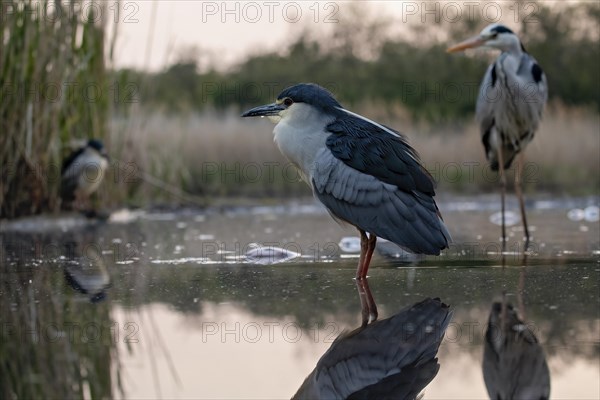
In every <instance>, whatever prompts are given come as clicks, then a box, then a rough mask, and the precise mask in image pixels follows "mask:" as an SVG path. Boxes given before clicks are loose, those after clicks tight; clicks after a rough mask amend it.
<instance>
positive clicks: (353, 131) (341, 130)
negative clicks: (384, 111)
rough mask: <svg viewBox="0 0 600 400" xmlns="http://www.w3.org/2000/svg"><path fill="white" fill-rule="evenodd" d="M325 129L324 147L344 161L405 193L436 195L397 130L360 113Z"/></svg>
mask: <svg viewBox="0 0 600 400" xmlns="http://www.w3.org/2000/svg"><path fill="white" fill-rule="evenodd" d="M327 130H328V131H329V132H331V135H330V136H329V137H328V138H327V142H326V144H327V148H329V150H330V151H331V153H332V154H333V156H335V157H336V158H337V159H339V160H341V161H342V162H343V163H344V164H346V165H348V166H350V167H352V168H354V169H355V170H357V171H360V172H362V173H364V174H367V175H371V176H374V177H375V178H377V179H378V180H380V181H382V182H385V183H389V184H391V185H395V186H396V187H397V188H398V189H400V190H403V191H406V192H412V191H418V192H422V193H425V194H428V195H431V196H433V195H434V194H435V190H434V189H435V182H434V180H433V178H432V177H431V175H430V174H429V173H428V172H427V170H426V169H425V168H424V167H423V166H422V165H421V162H420V160H419V156H418V154H417V152H416V151H415V150H414V149H413V148H412V147H410V145H409V144H408V142H407V141H406V139H405V138H404V137H403V136H402V135H401V134H400V133H399V132H397V131H395V130H393V129H391V128H388V127H385V126H383V125H379V124H376V123H374V122H372V121H369V120H367V119H361V118H360V117H359V116H345V117H344V118H338V119H336V120H335V121H334V122H333V123H331V124H329V125H328V126H327Z"/></svg>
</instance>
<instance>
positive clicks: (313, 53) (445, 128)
mask: <svg viewBox="0 0 600 400" xmlns="http://www.w3.org/2000/svg"><path fill="white" fill-rule="evenodd" d="M9 3H10V2H9ZM15 3H18V4H19V7H20V8H19V7H18V9H24V8H26V7H27V6H28V4H30V1H15ZM76 3H79V1H77V0H71V1H69V2H68V4H69V5H71V6H73V4H76ZM528 3H530V2H528ZM100 4H101V5H102V4H103V3H100ZM501 4H502V5H503V6H504V7H512V6H513V3H510V4H509V3H506V4H504V3H501ZM536 4H537V6H536V8H535V9H536V11H537V12H536V13H535V14H534V15H527V14H528V12H529V11H530V9H528V8H526V7H521V8H518V9H519V10H521V11H520V12H521V13H522V15H521V16H520V18H517V19H518V20H519V21H520V26H517V27H516V28H517V29H516V30H517V33H518V34H519V35H520V36H521V38H522V41H523V43H524V45H525V47H526V48H527V50H528V51H529V52H530V53H532V54H533V55H534V56H535V57H536V58H537V59H538V61H539V62H540V64H541V65H542V67H543V69H544V70H545V72H546V74H547V76H548V81H549V87H550V102H549V106H548V108H547V110H546V115H545V122H544V125H543V126H542V128H541V130H540V132H539V133H538V135H537V137H536V139H535V140H534V143H533V144H532V145H531V146H530V147H529V149H528V151H527V159H528V161H530V162H531V166H530V174H531V175H530V177H529V178H530V179H526V186H527V190H528V191H529V192H532V191H533V190H537V191H544V192H550V193H555V194H556V193H558V194H568V195H582V194H586V195H587V194H598V193H599V187H598V179H597V177H598V176H599V174H600V165H599V163H598V151H599V149H600V134H599V132H598V128H599V126H600V125H599V111H600V73H599V70H598V65H600V46H599V45H598V44H599V41H600V40H599V36H600V34H599V26H600V6H599V4H598V3H597V2H569V3H564V4H563V3H561V4H558V3H554V2H552V3H550V2H548V3H545V2H538V3H536ZM102 6H105V5H102ZM341 11H342V12H344V13H347V14H345V17H344V23H343V24H341V23H340V24H333V26H332V29H330V30H327V31H324V32H318V33H315V32H312V31H309V30H305V31H304V32H303V33H302V34H300V35H298V36H296V37H292V38H290V37H282V38H281V43H282V47H281V50H279V51H277V52H260V51H257V52H256V53H255V54H254V55H251V56H249V57H248V58H247V59H245V60H243V61H241V62H240V63H238V64H237V65H235V66H233V67H230V68H226V69H224V68H223V67H222V66H219V65H218V62H217V60H214V59H210V57H209V56H208V55H207V54H204V53H203V52H202V51H201V50H200V49H199V48H182V49H179V50H178V54H179V55H178V57H177V59H176V61H175V62H174V63H173V64H171V65H169V66H167V67H166V68H164V70H162V71H158V72H148V71H141V70H131V69H116V68H113V67H112V48H113V46H114V40H115V38H116V36H117V35H116V33H115V34H113V35H111V36H110V37H111V39H110V40H111V42H110V43H107V41H108V39H107V38H108V37H109V36H108V35H107V34H106V26H104V25H103V24H102V23H98V22H93V21H81V20H69V19H68V18H66V17H63V18H62V19H59V21H58V22H53V23H49V22H48V21H39V20H36V18H35V14H31V13H26V12H24V11H23V12H18V13H11V14H9V15H8V18H3V20H2V22H1V23H2V24H3V26H2V27H1V29H0V30H1V31H2V32H3V34H4V37H3V41H2V42H1V43H0V59H1V62H2V70H1V72H0V73H1V74H2V81H1V84H2V91H3V101H2V106H1V108H0V113H1V123H2V130H1V132H2V133H1V134H0V165H2V166H3V168H2V169H3V172H2V174H1V180H0V193H1V195H0V196H1V197H0V216H9V217H10V216H15V215H20V214H27V213H33V212H38V211H41V210H45V209H56V204H57V198H56V195H57V193H58V192H57V190H56V187H57V182H56V179H55V180H54V181H51V180H50V179H47V178H46V179H44V177H42V178H41V179H40V182H33V181H31V180H22V179H17V177H18V176H19V174H22V173H21V172H22V171H24V170H28V169H31V168H32V166H40V165H41V169H42V170H44V171H45V170H48V168H49V167H48V166H49V165H50V164H51V163H59V162H60V159H61V157H63V155H64V153H65V149H66V147H67V146H66V145H67V143H68V141H69V140H70V139H71V138H82V137H90V136H95V137H99V138H103V139H104V140H105V142H106V143H107V144H108V149H109V152H110V154H111V157H112V160H113V161H112V165H111V166H112V168H111V172H110V174H109V179H107V181H106V182H105V183H104V184H103V186H102V190H101V193H100V194H99V196H98V198H99V201H100V202H101V203H103V204H104V205H106V206H117V205H129V206H137V205H140V206H142V205H147V204H149V203H150V204H156V203H170V204H182V203H186V204H196V205H206V204H210V203H211V202H213V203H214V202H215V201H216V199H222V198H226V199H227V201H229V202H233V201H241V200H239V199H242V198H245V199H247V198H253V199H254V200H253V201H256V199H259V198H260V199H261V201H264V200H265V199H268V198H273V197H285V196H298V195H306V196H310V192H309V190H308V188H306V187H305V186H304V185H301V184H298V183H297V176H296V175H295V174H293V172H292V171H290V170H289V168H288V164H287V162H286V160H285V159H283V157H282V156H281V155H280V154H279V152H278V150H277V149H276V147H275V146H274V145H273V144H272V141H271V139H270V137H271V130H272V129H271V126H269V125H268V124H267V123H266V122H264V121H246V120H241V119H240V118H238V116H239V112H240V111H241V110H243V109H244V108H246V107H252V106H256V105H259V104H263V103H267V102H271V101H273V99H274V97H275V96H276V95H277V94H278V93H279V91H280V90H282V89H283V88H285V87H287V86H289V85H290V84H294V83H297V82H308V81H310V82H317V83H319V84H322V85H323V86H325V87H327V88H329V89H330V90H332V91H333V92H334V94H335V95H336V96H337V98H338V99H339V100H340V101H341V102H342V104H344V105H345V106H346V107H347V108H351V109H353V110H354V111H357V112H359V113H362V114H365V115H367V116H369V117H370V118H373V119H377V120H379V121H381V122H383V123H386V124H389V125H391V126H393V127H395V128H396V129H399V130H400V131H403V132H404V133H406V134H407V135H408V137H409V139H410V140H411V142H412V143H413V145H414V147H415V148H416V149H417V150H418V151H419V152H420V153H421V155H422V158H423V161H424V163H425V165H426V167H427V168H429V169H430V170H431V171H432V174H433V175H434V177H436V178H437V179H438V181H439V191H440V192H460V193H465V192H466V193H480V192H483V191H489V190H494V188H496V186H497V181H496V179H495V178H493V174H491V173H490V172H489V170H487V172H486V167H487V166H486V163H485V158H484V156H483V151H482V148H481V144H480V141H479V135H478V130H477V127H476V126H475V124H474V122H473V113H474V108H475V101H476V96H477V88H478V86H479V83H480V81H481V78H482V76H483V73H484V71H485V69H486V67H487V65H488V64H489V62H490V61H491V60H492V59H493V57H496V56H497V55H496V54H491V53H490V54H487V55H486V54H485V53H477V54H467V55H449V54H446V52H445V48H446V46H447V45H448V44H449V43H451V42H455V41H457V40H462V39H464V38H466V37H470V36H472V35H474V34H475V33H477V32H478V31H479V30H480V29H481V28H482V27H483V26H485V25H486V24H487V22H486V21H483V20H481V19H466V18H462V19H460V20H459V21H458V22H454V23H449V22H447V21H443V20H441V21H440V22H439V23H437V24H436V23H433V22H432V23H427V24H402V26H401V28H402V30H401V33H400V34H390V32H391V31H392V30H393V28H395V27H396V28H397V27H398V25H400V24H401V22H400V21H394V20H393V19H391V18H385V17H382V16H375V15H373V14H372V13H369V9H368V5H365V4H360V3H355V4H351V5H349V6H345V7H343V8H342V9H341ZM65 15H67V14H66V13H65ZM511 15H512V14H511ZM475 17H477V16H475ZM506 23H507V24H509V25H510V26H511V27H515V24H514V23H512V21H508V22H506ZM207 40H210V39H207ZM56 54H61V57H56ZM73 81H75V82H77V83H79V84H80V85H81V84H82V83H85V82H89V81H91V82H94V84H96V85H99V86H100V87H103V88H104V89H105V90H102V91H101V93H102V96H100V98H99V99H98V100H97V101H93V102H92V101H89V99H85V98H78V97H75V98H73V99H71V100H70V101H59V102H57V101H45V100H44V99H43V98H41V99H32V98H31V96H33V95H34V94H35V93H36V91H35V90H33V91H29V90H25V91H24V95H21V94H19V95H18V96H14V95H12V96H7V95H6V94H7V93H9V91H10V93H13V92H14V90H15V89H14V88H15V87H17V88H20V87H24V88H29V87H30V86H31V85H32V84H35V85H41V86H43V85H44V84H45V83H48V82H55V83H56V82H60V83H62V84H64V83H65V82H73ZM19 93H20V92H19ZM77 93H78V92H76V95H75V96H78V94H77ZM5 98H6V99H8V100H5ZM453 163H454V164H456V165H458V166H459V170H458V172H453V175H452V176H449V175H448V174H445V170H444V168H445V167H447V166H448V165H450V164H453ZM6 165H10V166H11V168H6V167H5V166H6ZM467 165H475V167H468V168H466V167H465V166H467ZM469 168H471V170H472V171H473V173H470V172H469V173H467V172H468V170H469ZM15 171H18V172H19V173H15ZM34 175H35V174H34ZM31 185H33V186H34V188H31V187H30V186H31ZM242 201H243V200H242Z"/></svg>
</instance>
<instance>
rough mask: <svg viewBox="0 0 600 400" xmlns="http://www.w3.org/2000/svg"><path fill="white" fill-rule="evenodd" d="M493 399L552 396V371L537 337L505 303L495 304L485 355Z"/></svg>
mask: <svg viewBox="0 0 600 400" xmlns="http://www.w3.org/2000/svg"><path fill="white" fill-rule="evenodd" d="M483 378H484V381H485V386H486V388H487V391H488V395H489V397H490V399H494V400H496V399H498V400H509V399H510V400H517V399H524V400H525V399H527V400H533V399H536V400H542V399H548V398H549V396H550V371H549V369H548V364H547V363H546V357H545V355H544V351H543V349H542V347H541V346H540V344H539V342H538V340H537V338H536V336H535V334H534V333H533V331H532V329H531V328H530V326H528V325H527V324H526V323H525V322H524V321H523V320H522V319H520V318H519V316H518V315H517V310H515V309H514V308H513V306H512V305H511V304H510V303H507V302H506V301H505V300H503V301H502V302H495V303H493V304H492V309H491V311H490V317H489V320H488V327H487V331H486V334H485V344H484V352H483Z"/></svg>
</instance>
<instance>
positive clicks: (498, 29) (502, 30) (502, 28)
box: [491, 25, 515, 35]
mask: <svg viewBox="0 0 600 400" xmlns="http://www.w3.org/2000/svg"><path fill="white" fill-rule="evenodd" d="M491 32H496V33H512V34H513V35H514V34H515V33H514V32H513V31H511V30H510V29H508V28H507V27H505V26H504V25H498V26H495V27H494V28H492V30H491Z"/></svg>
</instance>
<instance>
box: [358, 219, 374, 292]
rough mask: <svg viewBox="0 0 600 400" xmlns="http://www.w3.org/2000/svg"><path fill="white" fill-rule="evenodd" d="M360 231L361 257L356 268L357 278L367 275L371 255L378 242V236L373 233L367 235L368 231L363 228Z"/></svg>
mask: <svg viewBox="0 0 600 400" xmlns="http://www.w3.org/2000/svg"><path fill="white" fill-rule="evenodd" d="M358 231H359V232H360V258H359V260H358V269H357V270H356V279H357V280H361V279H365V278H366V277H367V271H368V270H369V264H370V263H371V257H372V256H373V251H375V244H376V243H377V236H375V235H373V234H371V235H370V236H367V233H366V232H365V231H363V230H362V229H359V230H358Z"/></svg>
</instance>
